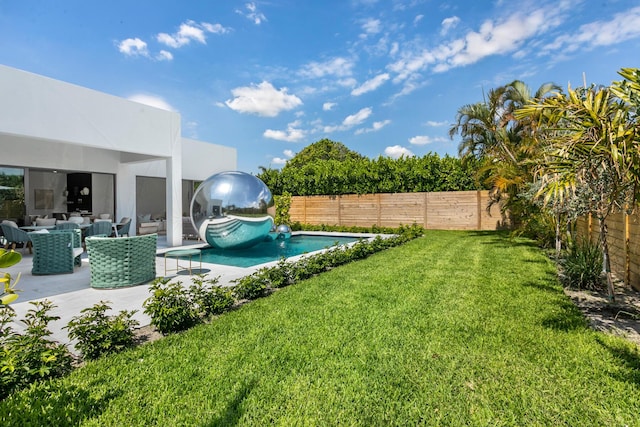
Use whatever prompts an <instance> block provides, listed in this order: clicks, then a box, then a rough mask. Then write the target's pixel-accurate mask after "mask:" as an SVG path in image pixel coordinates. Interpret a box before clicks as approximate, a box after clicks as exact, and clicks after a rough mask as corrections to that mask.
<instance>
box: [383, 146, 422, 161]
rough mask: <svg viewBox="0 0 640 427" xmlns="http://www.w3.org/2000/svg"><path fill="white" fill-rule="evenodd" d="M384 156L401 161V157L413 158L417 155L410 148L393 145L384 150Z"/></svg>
mask: <svg viewBox="0 0 640 427" xmlns="http://www.w3.org/2000/svg"><path fill="white" fill-rule="evenodd" d="M384 154H385V155H386V156H388V157H391V158H392V159H399V158H400V157H402V156H404V157H413V156H414V155H415V154H413V153H412V152H411V150H409V149H408V148H404V147H401V146H400V145H393V146H391V147H387V148H385V149H384Z"/></svg>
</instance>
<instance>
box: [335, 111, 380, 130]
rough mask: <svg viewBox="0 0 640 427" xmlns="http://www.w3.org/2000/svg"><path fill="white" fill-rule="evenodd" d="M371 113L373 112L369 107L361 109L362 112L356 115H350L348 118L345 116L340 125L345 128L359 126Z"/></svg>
mask: <svg viewBox="0 0 640 427" xmlns="http://www.w3.org/2000/svg"><path fill="white" fill-rule="evenodd" d="M372 112H373V110H372V109H371V107H367V108H363V109H362V110H360V111H358V112H357V113H355V114H352V115H350V116H347V117H346V118H345V119H344V120H343V121H342V124H343V125H345V126H348V127H352V126H356V125H359V124H360V123H362V122H364V121H365V120H367V119H368V118H369V116H370V115H371V113H372Z"/></svg>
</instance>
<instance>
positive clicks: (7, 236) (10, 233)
mask: <svg viewBox="0 0 640 427" xmlns="http://www.w3.org/2000/svg"><path fill="white" fill-rule="evenodd" d="M0 227H1V228H2V234H4V240H5V247H9V246H11V249H15V248H16V246H17V245H18V244H22V245H23V248H29V253H32V250H31V239H30V238H29V234H28V233H27V232H26V231H24V230H21V229H19V228H18V227H14V226H12V225H9V224H0Z"/></svg>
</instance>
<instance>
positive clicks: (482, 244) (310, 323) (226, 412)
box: [0, 231, 640, 426]
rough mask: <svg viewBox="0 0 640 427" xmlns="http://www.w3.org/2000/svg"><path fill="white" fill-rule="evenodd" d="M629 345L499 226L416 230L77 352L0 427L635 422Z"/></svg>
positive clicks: (1, 412)
mask: <svg viewBox="0 0 640 427" xmlns="http://www.w3.org/2000/svg"><path fill="white" fill-rule="evenodd" d="M639 392H640V356H639V353H638V350H637V348H635V347H633V346H632V345H631V344H629V343H627V342H626V341H624V340H622V339H619V338H615V337H611V336H607V335H603V334H601V333H597V332H594V331H591V330H590V329H588V328H587V326H586V322H585V320H584V318H583V317H582V315H581V313H580V312H579V311H578V310H577V309H576V308H575V307H574V306H573V305H572V304H571V302H570V301H569V300H568V298H566V297H565V296H564V294H563V293H562V289H561V287H560V285H559V284H558V281H557V278H556V271H555V267H554V265H553V264H552V263H551V262H550V261H549V260H548V259H547V258H545V256H544V255H543V254H542V253H541V251H539V250H538V249H536V248H535V247H534V246H532V245H531V244H530V243H529V242H528V241H526V240H509V239H508V238H507V237H506V236H505V235H503V234H499V233H480V232H436V231H429V232H427V234H426V236H425V237H424V238H420V239H416V240H414V241H412V242H410V243H408V244H406V245H404V246H401V247H398V248H394V249H390V250H388V251H384V252H382V253H378V254H376V255H374V256H372V257H370V258H368V259H366V260H363V261H360V262H357V263H353V264H350V265H347V266H343V267H340V268H336V269H334V270H332V271H330V272H328V273H325V274H322V275H320V276H317V277H315V278H313V279H311V280H307V281H305V282H302V283H299V284H297V285H294V286H291V287H288V288H285V289H283V290H281V291H279V292H277V293H275V294H273V295H271V296H269V297H268V298H264V299H260V300H257V301H253V302H251V303H249V304H247V305H245V306H243V307H242V308H241V309H239V310H236V311H233V312H230V313H227V314H225V315H223V316H221V317H219V318H218V319H216V320H215V321H214V322H213V323H211V324H209V325H202V326H199V327H196V328H193V329H191V330H189V331H187V332H185V333H182V334H178V335H173V336H169V337H166V338H164V339H162V340H160V341H157V342H154V343H151V344H148V345H144V346H142V347H139V348H137V349H134V350H132V351H127V352H124V353H121V354H118V355H114V356H109V357H107V358H105V359H102V360H99V361H96V362H91V363H88V364H87V365H86V366H85V367H83V368H81V369H79V370H77V371H76V372H74V373H73V374H72V375H70V376H69V377H67V378H64V379H62V380H58V381H53V382H50V383H46V384H41V385H39V386H36V387H32V388H31V389H30V390H27V391H25V392H22V393H18V394H16V395H14V396H13V397H11V398H9V399H7V400H5V401H4V402H0V421H1V422H2V425H11V424H13V425H83V426H84V425H86V426H111V425H112V426H124V425H171V426H181V425H184V426H187V425H189V426H191V425H199V426H216V425H271V424H275V425H363V426H372V425H420V424H423V425H534V426H535V425H545V426H546V425H567V426H574V425H580V426H583V425H585V426H586V425H597V426H600V425H629V426H633V425H640V418H639V416H638V414H640V399H638V395H639Z"/></svg>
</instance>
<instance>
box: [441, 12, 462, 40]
mask: <svg viewBox="0 0 640 427" xmlns="http://www.w3.org/2000/svg"><path fill="white" fill-rule="evenodd" d="M459 23H460V18H458V17H457V16H452V17H451V18H445V19H443V20H442V29H441V30H440V34H441V35H443V36H444V35H445V34H447V33H448V32H449V30H450V29H452V28H455V27H456V26H457V25H458V24H459Z"/></svg>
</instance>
